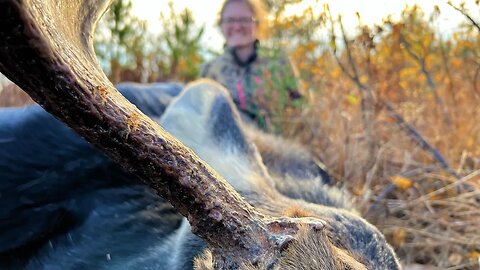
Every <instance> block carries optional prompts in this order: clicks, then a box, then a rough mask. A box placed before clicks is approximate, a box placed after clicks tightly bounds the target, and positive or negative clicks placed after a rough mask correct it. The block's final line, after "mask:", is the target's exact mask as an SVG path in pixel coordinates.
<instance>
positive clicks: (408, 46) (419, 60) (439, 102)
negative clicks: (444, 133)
mask: <svg viewBox="0 0 480 270" xmlns="http://www.w3.org/2000/svg"><path fill="white" fill-rule="evenodd" d="M400 43H401V44H403V45H404V47H405V50H406V51H407V53H408V55H410V56H411V57H412V58H413V59H414V60H415V61H416V62H417V63H418V65H419V66H420V69H421V70H422V73H423V75H424V76H425V78H426V79H427V83H428V87H429V88H430V90H432V92H433V95H434V97H435V102H436V103H437V105H438V106H440V109H441V111H442V114H443V120H444V122H445V123H446V124H447V125H448V126H451V125H452V124H451V121H450V117H449V116H448V112H447V110H446V107H445V105H444V104H443V101H442V99H441V98H440V96H439V95H438V88H437V85H436V84H435V82H434V81H433V78H432V75H431V74H430V72H429V71H428V69H427V65H426V61H425V58H424V57H421V56H419V55H417V54H416V53H415V52H414V51H413V50H412V45H411V44H410V43H409V42H408V41H407V40H406V38H405V36H404V35H403V34H402V33H400Z"/></svg>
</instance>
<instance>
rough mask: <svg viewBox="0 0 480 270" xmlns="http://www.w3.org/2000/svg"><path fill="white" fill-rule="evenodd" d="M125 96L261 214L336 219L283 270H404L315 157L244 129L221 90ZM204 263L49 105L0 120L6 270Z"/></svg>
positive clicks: (159, 210)
mask: <svg viewBox="0 0 480 270" xmlns="http://www.w3.org/2000/svg"><path fill="white" fill-rule="evenodd" d="M118 88H119V89H120V90H121V92H122V94H123V95H124V96H126V97H127V98H128V99H129V100H130V101H131V102H133V103H134V104H135V105H136V106H137V107H138V108H139V109H140V110H142V111H143V112H144V113H145V114H147V115H148V116H150V117H151V118H152V119H153V120H155V121H156V122H158V123H160V125H161V126H163V127H164V128H165V129H166V130H167V131H168V132H170V133H171V134H172V135H174V136H175V137H176V138H178V139H179V140H180V141H181V142H182V143H184V144H185V145H187V146H189V147H190V148H191V149H193V150H194V151H195V153H196V154H197V155H198V156H199V157H200V158H202V159H203V160H205V161H206V162H207V163H208V164H209V165H210V166H212V167H213V168H214V169H215V170H216V171H217V172H218V173H220V174H221V175H222V176H223V177H224V178H225V179H226V180H227V181H228V182H229V183H230V184H231V185H232V186H233V187H234V188H235V189H236V190H237V191H238V192H239V193H240V194H241V195H242V196H243V197H244V198H246V200H247V201H248V202H249V203H251V204H252V205H253V206H254V207H255V208H257V209H260V211H261V212H262V213H265V214H276V215H280V216H281V215H284V216H290V217H317V218H321V219H323V220H325V221H326V223H327V225H326V228H325V229H322V230H319V231H316V230H312V229H311V228H307V227H305V228H303V229H302V230H301V231H300V232H299V233H298V234H297V235H296V238H295V239H293V241H291V242H289V244H288V246H286V247H285V249H286V255H285V256H284V257H282V258H280V259H279V261H278V264H277V265H276V266H275V267H274V268H273V269H319V268H316V267H318V265H322V266H323V267H322V268H321V269H399V264H398V261H397V259H396V257H395V255H394V252H393V250H392V249H391V247H390V246H389V245H388V244H387V243H386V241H385V239H384V238H383V236H382V235H381V233H380V232H379V231H378V230H377V229H376V228H375V227H373V226H372V225H370V224H369V223H368V222H366V221H365V220H363V219H362V218H361V217H359V216H358V215H357V214H356V212H355V210H354V209H353V207H352V205H351V200H350V198H349V197H348V195H347V194H344V193H342V192H340V191H339V190H338V189H336V188H335V187H331V186H329V185H328V182H329V181H330V180H329V179H328V178H326V177H325V175H326V173H325V172H324V171H322V170H321V169H319V168H318V166H316V162H315V160H314V159H313V158H311V157H310V156H309V155H308V151H306V150H305V149H303V148H301V147H295V148H293V147H282V145H283V146H284V145H285V143H286V141H284V140H282V139H278V138H273V137H272V136H271V135H266V134H264V133H262V132H261V131H259V130H257V129H255V128H254V127H251V126H246V125H245V124H243V123H242V121H241V119H240V117H239V114H238V112H237V110H236V108H235V106H234V105H233V102H232V101H231V99H230V97H229V96H228V93H227V91H226V90H225V89H224V88H223V87H221V86H220V85H218V84H216V83H214V82H212V81H206V80H205V81H199V82H196V83H192V84H190V85H188V86H187V87H185V89H183V90H182V86H180V85H175V84H156V85H150V86H148V87H146V86H140V85H119V86H118ZM192 131H194V132H192ZM265 143H268V145H265ZM259 150H260V151H259ZM266 160H267V161H268V162H265V161H266ZM333 255H335V256H333ZM333 257H335V258H337V259H335V260H332V259H331V258H333ZM194 265H195V268H196V269H212V268H213V265H212V257H211V254H210V253H209V251H208V245H207V244H206V243H205V242H204V241H203V240H202V239H201V238H199V237H197V236H195V235H194V234H192V232H191V229H190V225H189V223H188V222H187V220H186V219H184V218H183V217H182V216H181V215H179V214H178V213H177V212H176V211H175V209H174V208H173V207H172V206H171V205H170V204H169V203H168V202H166V201H164V200H162V199H160V198H159V197H158V196H157V195H156V194H155V193H154V192H153V191H152V189H150V188H149V187H147V186H145V185H143V184H142V183H141V181H139V179H138V178H137V177H136V176H134V175H133V174H130V173H129V172H126V171H124V170H123V169H122V168H121V167H120V166H118V165H116V163H114V162H113V161H111V160H110V158H108V157H106V156H105V155H104V154H102V153H101V152H99V151H98V150H96V149H95V148H94V147H93V146H91V145H90V144H88V143H87V142H85V141H84V140H83V139H82V138H80V137H79V136H77V135H76V134H75V133H74V132H73V131H71V130H70V129H69V128H67V127H65V126H64V125H63V124H62V123H61V122H59V121H58V120H56V119H55V118H54V117H52V116H51V115H50V114H48V113H46V112H45V111H44V110H43V109H41V108H40V107H39V106H36V105H34V106H29V107H24V108H20V109H2V110H0V268H2V269H168V270H174V269H192V268H193V267H194ZM242 267H243V268H244V269H262V268H261V267H262V266H261V265H260V266H258V265H257V266H255V267H254V266H252V265H249V264H248V263H246V264H245V265H243V266H242ZM259 267H260V268H259ZM263 267H270V266H263Z"/></svg>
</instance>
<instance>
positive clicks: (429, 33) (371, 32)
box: [272, 3, 480, 269]
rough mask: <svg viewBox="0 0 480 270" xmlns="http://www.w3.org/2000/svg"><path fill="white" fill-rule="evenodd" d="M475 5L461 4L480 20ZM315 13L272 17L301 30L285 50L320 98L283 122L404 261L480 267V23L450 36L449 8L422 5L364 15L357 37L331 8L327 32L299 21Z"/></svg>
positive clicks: (324, 24) (322, 17)
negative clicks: (444, 19)
mask: <svg viewBox="0 0 480 270" xmlns="http://www.w3.org/2000/svg"><path fill="white" fill-rule="evenodd" d="M475 7H476V10H467V9H466V8H465V7H464V6H459V7H457V8H459V9H460V10H462V11H463V12H464V13H465V14H466V15H468V14H471V15H472V16H473V17H472V18H474V19H476V20H477V23H480V20H478V18H479V16H476V15H478V14H480V6H479V5H478V3H477V4H476V6H475ZM452 8H453V7H452ZM309 12H311V11H309V10H307V11H306V14H305V16H301V15H300V16H298V17H295V18H294V19H291V18H290V19H287V20H285V21H284V22H282V20H281V19H279V18H276V19H275V20H273V21H272V28H273V29H274V30H273V33H276V32H282V33H297V35H296V36H293V37H292V36H288V37H285V36H284V35H282V36H278V37H276V38H277V39H276V41H277V42H276V44H286V47H285V49H286V50H288V51H289V52H290V55H291V58H292V59H293V60H294V62H295V65H296V67H297V68H298V71H299V74H300V77H301V79H302V82H303V84H304V85H305V89H306V91H307V95H306V96H307V97H308V101H307V102H305V104H303V109H302V110H301V112H300V113H297V114H295V115H293V114H292V115H288V114H287V113H284V114H283V115H280V116H278V118H279V119H281V125H282V128H281V129H282V133H283V135H285V136H288V137H292V138H295V139H297V140H300V141H301V142H303V143H304V144H307V145H309V148H310V149H313V150H314V152H315V155H316V156H317V157H318V158H319V159H320V160H322V161H323V162H324V163H325V164H326V165H327V168H328V169H329V172H330V173H331V174H332V175H333V176H334V177H335V178H336V179H337V181H338V182H339V184H340V185H343V186H345V187H347V188H348V189H349V190H350V191H351V192H352V193H353V194H355V195H357V197H358V198H357V200H358V205H361V206H362V209H361V210H362V212H363V214H364V215H365V216H366V217H367V218H368V219H369V220H370V221H371V222H373V223H374V224H375V225H376V226H377V227H379V228H380V230H381V231H382V232H383V233H385V235H386V236H387V239H388V240H389V241H390V242H391V243H392V245H393V246H394V248H395V249H396V251H397V253H398V254H399V256H400V259H401V261H402V263H404V264H406V265H408V264H422V265H433V266H436V267H440V269H446V268H448V269H478V267H479V261H478V257H479V256H478V251H479V250H480V234H479V233H478V228H480V211H478V209H479V207H480V176H479V174H480V173H479V170H480V147H479V146H480V125H479V124H478V123H480V106H478V105H477V104H478V103H479V102H480V28H477V26H476V25H475V24H473V23H472V22H470V21H469V20H468V19H467V17H465V23H464V24H463V25H460V26H459V27H458V28H456V29H455V30H454V32H452V33H451V34H449V35H445V34H443V33H442V30H441V29H439V28H438V26H437V25H438V23H437V19H438V15H439V13H441V10H440V9H438V8H437V9H435V11H434V13H432V14H430V15H428V16H427V15H426V14H425V13H424V12H423V11H422V10H421V9H420V8H419V7H417V6H412V7H406V8H405V10H403V12H402V14H401V17H400V19H398V20H393V19H391V18H389V17H387V18H386V19H385V20H384V21H383V23H382V24H379V25H375V26H367V25H364V24H363V23H362V17H361V16H362V14H358V22H359V24H358V27H357V31H356V34H353V35H352V34H348V33H342V30H341V18H332V17H329V16H330V15H329V12H328V9H325V10H324V12H323V13H320V14H317V15H316V18H317V21H316V22H315V23H316V25H317V27H319V30H318V31H319V32H320V33H323V34H322V35H323V36H322V35H320V36H312V35H310V33H304V32H302V31H300V30H299V29H297V28H298V26H299V25H301V26H302V27H304V26H305V25H308V22H306V21H302V22H298V21H295V20H298V19H299V18H304V20H308V19H312V18H313V17H312V14H311V13H309ZM475 16H476V17H475ZM318 22H321V24H320V25H318ZM286 28H287V29H286ZM280 29H281V30H282V31H280ZM273 38H274V39H275V37H273ZM285 39H286V40H288V42H285ZM282 41H283V42H282ZM400 119H401V120H400ZM402 121H403V122H402ZM419 137H420V138H422V139H424V141H423V142H422V141H421V140H420V139H419ZM427 144H428V145H427ZM449 267H451V268H449Z"/></svg>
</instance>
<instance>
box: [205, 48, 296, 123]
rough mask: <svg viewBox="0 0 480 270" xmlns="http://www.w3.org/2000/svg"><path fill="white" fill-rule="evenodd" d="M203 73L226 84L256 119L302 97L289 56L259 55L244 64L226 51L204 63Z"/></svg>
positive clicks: (240, 107) (241, 109)
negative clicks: (272, 56) (270, 56)
mask: <svg viewBox="0 0 480 270" xmlns="http://www.w3.org/2000/svg"><path fill="white" fill-rule="evenodd" d="M201 76H202V77H205V78H210V79H213V80H215V81H217V82H219V83H220V84H222V85H223V86H225V87H226V88H227V89H228V90H229V92H230V93H231V96H232V98H233V101H234V102H235V103H236V105H237V107H238V109H239V110H240V111H241V112H243V113H245V114H246V115H248V116H249V117H250V118H252V119H254V120H256V121H257V122H261V121H262V119H265V118H268V117H271V116H272V115H275V114H276V113H277V112H278V111H279V110H283V109H284V107H285V106H287V105H288V103H289V102H290V101H291V100H293V99H297V98H299V97H300V94H299V92H298V91H297V82H296V78H295V76H294V73H293V69H292V66H291V65H290V62H289V61H288V59H287V58H286V57H275V58H267V57H263V56H261V55H259V56H258V57H257V58H256V59H255V60H254V61H253V62H251V63H250V64H248V65H245V66H241V65H240V64H238V63H237V61H235V59H234V56H233V55H232V53H231V52H230V51H229V50H225V52H224V53H223V54H222V55H220V56H219V57H217V58H215V59H214V60H212V61H210V62H207V63H205V64H204V65H203V66H202V68H201ZM259 124H260V125H261V126H262V123H259Z"/></svg>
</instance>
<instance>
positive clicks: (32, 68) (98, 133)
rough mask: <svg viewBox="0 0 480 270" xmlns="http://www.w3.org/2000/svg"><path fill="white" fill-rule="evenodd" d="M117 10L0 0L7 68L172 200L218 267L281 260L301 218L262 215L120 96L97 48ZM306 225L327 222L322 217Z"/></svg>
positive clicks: (2, 68) (92, 1)
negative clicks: (98, 33) (101, 28)
mask: <svg viewBox="0 0 480 270" xmlns="http://www.w3.org/2000/svg"><path fill="white" fill-rule="evenodd" d="M109 4H110V0H99V1H97V0H83V1H82V0H62V1H53V0H50V1H46V0H17V1H15V0H4V1H0V18H1V19H0V72H2V73H3V74H5V75H6V76H7V77H8V78H10V79H11V80H12V81H13V82H15V83H16V84H17V85H19V86H20V87H21V88H22V89H24V90H25V91H26V92H27V93H28V94H29V95H30V96H31V97H32V98H33V99H34V100H35V101H36V102H37V103H39V104H40V105H41V106H42V107H44V108H45V109H46V110H47V111H48V112H50V113H52V114H53V115H55V116H56V117H57V118H59V119H60V120H62V121H63V122H65V123H66V124H67V125H68V126H70V127H71V128H72V129H74V130H75V131H76V132H77V133H78V134H80V135H81V136H83V137H84V138H85V139H86V140H88V141H89V142H91V143H93V144H94V145H95V146H96V147H97V148H99V149H101V150H102V151H104V152H105V153H106V154H107V155H109V156H110V157H111V158H112V159H113V160H115V161H116V162H118V163H120V164H122V165H123V166H124V167H125V168H127V169H128V170H130V171H132V172H134V173H135V174H137V175H138V176H139V177H140V178H141V179H143V180H144V181H145V182H146V183H147V184H148V185H149V186H151V187H152V188H154V189H155V190H156V191H157V193H158V194H159V195H160V196H162V197H164V198H166V199H167V200H168V201H169V202H170V203H172V205H173V206H174V207H175V208H176V209H177V210H178V211H179V212H180V213H181V214H182V215H184V216H185V217H187V218H188V220H189V222H190V224H191V226H192V231H193V232H194V233H195V234H197V235H199V236H200V237H202V238H203V239H204V240H206V241H207V242H208V244H209V246H210V247H211V249H212V251H213V254H214V258H215V267H216V268H222V269H223V268H225V269H226V268H228V269H230V268H235V267H237V266H239V264H240V262H243V261H246V262H249V263H252V264H259V263H261V264H262V265H268V264H271V263H273V262H274V261H275V260H276V258H277V257H278V255H279V253H280V252H281V249H282V248H283V247H284V244H285V243H286V242H288V241H289V239H291V235H293V234H295V233H296V232H297V230H298V228H299V226H298V225H299V223H298V222H299V221H298V220H296V219H295V220H294V219H286V218H282V219H274V218H271V217H265V216H264V215H261V214H259V213H258V212H256V211H255V209H254V208H253V207H252V206H250V205H249V204H248V203H247V202H245V201H244V200H243V199H242V197H241V196H240V195H239V194H238V193H237V192H235V191H234V190H233V189H232V187H231V186H230V185H229V184H228V183H227V182H226V181H225V180H224V179H223V178H222V177H221V176H219V175H218V174H217V173H216V172H215V171H214V170H213V169H212V168H211V167H210V166H208V165H207V164H205V163H204V162H203V161H202V160H201V159H200V158H198V157H197V156H196V155H195V154H194V153H193V152H192V151H191V150H189V149H188V148H186V147H185V146H183V145H182V144H181V143H180V142H179V141H177V140H176V139H175V138H174V137H172V136H171V135H169V134H168V133H167V132H165V131H164V130H163V129H162V128H161V127H159V126H158V125H157V124H156V123H155V122H153V121H152V120H150V119H149V118H148V117H146V116H145V115H144V114H143V113H142V112H140V111H139V110H138V109H137V108H136V107H135V106H134V105H132V104H130V103H129V102H128V101H127V100H126V99H125V98H124V97H123V96H121V95H120V94H119V93H118V92H117V91H116V89H115V88H114V86H113V85H112V84H111V83H110V82H109V81H108V79H107V78H106V76H105V75H104V74H103V72H102V71H101V69H100V68H99V65H98V62H97V60H96V57H95V54H94V52H93V45H92V36H93V33H94V30H95V26H96V23H97V21H98V20H99V18H100V17H101V15H102V14H103V12H104V11H105V10H106V8H107V7H108V5H109ZM302 222H305V220H303V221H302ZM306 223H310V224H311V225H312V226H313V227H314V228H315V227H321V226H323V223H322V222H321V221H318V220H310V221H308V220H306ZM260 261H261V262H260Z"/></svg>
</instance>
